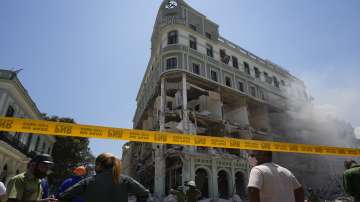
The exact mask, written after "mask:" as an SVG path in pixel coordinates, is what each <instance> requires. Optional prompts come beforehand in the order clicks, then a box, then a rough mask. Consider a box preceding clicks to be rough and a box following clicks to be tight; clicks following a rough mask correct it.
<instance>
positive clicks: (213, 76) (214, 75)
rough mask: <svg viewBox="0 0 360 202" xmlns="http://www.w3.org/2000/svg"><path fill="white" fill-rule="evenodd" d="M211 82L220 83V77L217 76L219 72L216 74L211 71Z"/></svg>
mask: <svg viewBox="0 0 360 202" xmlns="http://www.w3.org/2000/svg"><path fill="white" fill-rule="evenodd" d="M210 74H211V80H213V81H216V82H217V81H218V76H217V72H215V71H213V70H211V73H210Z"/></svg>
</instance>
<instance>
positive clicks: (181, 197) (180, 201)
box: [174, 186, 185, 202]
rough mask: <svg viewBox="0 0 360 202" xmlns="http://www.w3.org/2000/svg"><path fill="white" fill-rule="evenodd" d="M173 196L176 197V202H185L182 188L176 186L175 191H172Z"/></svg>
mask: <svg viewBox="0 0 360 202" xmlns="http://www.w3.org/2000/svg"><path fill="white" fill-rule="evenodd" d="M174 194H175V196H176V200H177V202H185V193H184V191H183V188H182V186H178V187H177V188H176V189H174Z"/></svg>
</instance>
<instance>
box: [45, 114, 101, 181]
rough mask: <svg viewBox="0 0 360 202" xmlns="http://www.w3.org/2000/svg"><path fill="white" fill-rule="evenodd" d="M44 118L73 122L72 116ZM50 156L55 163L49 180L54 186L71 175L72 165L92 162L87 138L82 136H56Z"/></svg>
mask: <svg viewBox="0 0 360 202" xmlns="http://www.w3.org/2000/svg"><path fill="white" fill-rule="evenodd" d="M45 120H48V121H55V122H63V123H75V121H74V119H72V118H60V117H57V116H51V117H47V116H45ZM52 157H53V159H54V163H55V165H54V168H53V173H52V174H51V175H50V176H49V182H50V184H51V185H52V186H54V187H58V186H60V184H61V183H62V182H63V181H64V180H65V179H66V178H68V177H69V176H71V175H72V170H73V168H74V167H76V166H79V165H89V164H92V163H93V162H94V156H93V155H92V154H91V152H90V148H89V139H88V138H83V137H63V136H56V142H55V145H54V148H53V151H52Z"/></svg>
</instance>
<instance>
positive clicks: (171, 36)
mask: <svg viewBox="0 0 360 202" xmlns="http://www.w3.org/2000/svg"><path fill="white" fill-rule="evenodd" d="M177 43H178V34H177V31H176V30H175V31H171V32H169V33H168V44H169V45H170V44H177Z"/></svg>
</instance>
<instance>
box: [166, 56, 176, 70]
mask: <svg viewBox="0 0 360 202" xmlns="http://www.w3.org/2000/svg"><path fill="white" fill-rule="evenodd" d="M171 59H175V67H170V68H169V67H168V61H169V60H171ZM178 67H179V64H178V57H177V56H171V57H167V58H166V59H165V70H172V69H177V68H178Z"/></svg>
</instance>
